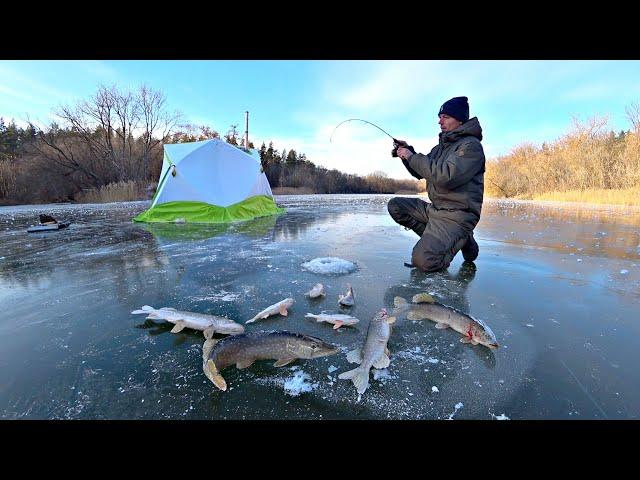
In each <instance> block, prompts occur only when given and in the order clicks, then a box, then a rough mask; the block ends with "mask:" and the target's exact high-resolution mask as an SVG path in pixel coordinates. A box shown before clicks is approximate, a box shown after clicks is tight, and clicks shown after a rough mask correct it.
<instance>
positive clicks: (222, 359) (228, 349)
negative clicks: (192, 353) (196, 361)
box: [202, 331, 339, 390]
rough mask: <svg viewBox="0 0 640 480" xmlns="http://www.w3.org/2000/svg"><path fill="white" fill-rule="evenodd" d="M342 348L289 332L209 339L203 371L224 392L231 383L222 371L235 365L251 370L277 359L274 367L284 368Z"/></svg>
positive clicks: (204, 352) (204, 355) (203, 361)
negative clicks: (261, 362)
mask: <svg viewBox="0 0 640 480" xmlns="http://www.w3.org/2000/svg"><path fill="white" fill-rule="evenodd" d="M338 351H339V348H338V347H337V346H335V345H332V344H330V343H326V342H325V341H323V340H321V339H319V338H316V337H311V336H309V335H302V334H299V333H291V332H287V331H277V332H261V333H254V334H243V335H236V336H233V337H225V338H223V339H221V340H217V339H208V340H207V341H206V342H204V345H203V346H202V369H203V370H204V373H205V375H206V376H207V378H208V379H209V380H211V381H212V382H213V384H214V385H215V386H216V387H218V388H219V389H220V390H226V389H227V382H226V381H225V379H224V378H223V377H222V375H221V374H220V372H221V371H222V370H224V369H225V368H227V367H229V366H231V365H234V364H235V366H236V368H240V369H242V368H247V367H249V366H250V365H252V364H253V362H255V361H256V360H269V359H271V360H276V362H275V363H274V364H273V366H274V367H282V366H284V365H287V364H289V363H291V362H293V361H295V360H296V359H298V358H304V359H311V358H319V357H325V356H327V355H333V354H335V353H338Z"/></svg>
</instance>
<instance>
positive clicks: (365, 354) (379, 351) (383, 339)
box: [338, 308, 396, 394]
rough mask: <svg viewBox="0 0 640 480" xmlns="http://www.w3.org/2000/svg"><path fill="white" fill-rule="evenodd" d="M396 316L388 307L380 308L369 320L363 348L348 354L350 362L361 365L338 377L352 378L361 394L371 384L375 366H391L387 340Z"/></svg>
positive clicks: (343, 378)
mask: <svg viewBox="0 0 640 480" xmlns="http://www.w3.org/2000/svg"><path fill="white" fill-rule="evenodd" d="M395 320H396V319H395V317H390V316H389V314H388V313H387V310H386V309H384V308H383V309H382V310H380V311H379V312H378V313H376V315H375V317H374V318H373V320H371V322H369V328H367V337H366V339H365V341H364V347H363V348H362V349H359V348H357V349H355V350H352V351H350V352H349V353H348V354H347V360H348V361H349V362H350V363H359V364H360V366H359V367H358V368H355V369H353V370H349V371H348V372H344V373H341V374H340V375H338V378H340V379H342V380H351V381H352V382H353V384H354V385H355V386H356V390H357V391H358V393H359V394H363V393H364V392H365V390H366V389H367V387H368V386H369V370H371V367H374V368H378V369H380V368H387V367H388V366H389V363H390V360H389V350H388V349H387V342H388V341H389V337H390V336H391V324H393V323H394V322H395Z"/></svg>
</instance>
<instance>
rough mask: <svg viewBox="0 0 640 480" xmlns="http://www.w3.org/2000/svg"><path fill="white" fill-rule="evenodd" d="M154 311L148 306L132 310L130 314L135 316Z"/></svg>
mask: <svg viewBox="0 0 640 480" xmlns="http://www.w3.org/2000/svg"><path fill="white" fill-rule="evenodd" d="M154 310H155V308H153V307H150V306H149V305H145V306H144V307H142V308H141V309H140V310H134V311H133V312H131V313H132V314H133V315H137V314H139V313H149V312H153V311H154Z"/></svg>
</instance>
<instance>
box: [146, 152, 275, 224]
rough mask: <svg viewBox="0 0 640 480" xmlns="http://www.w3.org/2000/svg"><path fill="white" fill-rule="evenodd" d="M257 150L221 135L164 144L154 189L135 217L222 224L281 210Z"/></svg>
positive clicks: (148, 220) (271, 213)
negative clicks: (145, 209)
mask: <svg viewBox="0 0 640 480" xmlns="http://www.w3.org/2000/svg"><path fill="white" fill-rule="evenodd" d="M283 211H284V209H282V208H279V207H277V206H276V203H275V201H274V200H273V193H272V192H271V187H270V186H269V181H268V180H267V176H266V175H265V174H264V172H263V171H262V168H261V164H260V154H259V152H258V151H257V150H255V149H251V150H249V153H247V151H245V150H242V149H240V148H238V147H236V146H234V145H230V144H228V143H226V142H223V141H222V140H218V139H212V140H205V141H202V142H190V143H176V144H170V145H165V146H164V160H163V162H162V171H161V172H160V181H159V182H158V188H157V190H156V193H155V195H154V197H153V200H152V202H151V207H150V208H149V210H147V211H145V212H143V213H141V214H140V215H138V216H137V217H135V218H134V220H135V221H137V222H185V223H226V222H233V221H237V220H249V219H252V218H255V217H263V216H266V215H273V214H276V213H280V212H283Z"/></svg>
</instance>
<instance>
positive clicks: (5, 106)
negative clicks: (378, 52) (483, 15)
mask: <svg viewBox="0 0 640 480" xmlns="http://www.w3.org/2000/svg"><path fill="white" fill-rule="evenodd" d="M143 83H144V84H146V85H148V86H150V87H151V88H153V89H156V90H161V91H162V92H163V93H165V94H166V97H167V106H168V107H169V109H170V110H179V111H180V112H181V113H182V115H183V118H184V120H185V121H188V122H190V123H193V124H196V125H200V124H204V125H207V126H209V127H211V128H214V129H215V130H217V131H219V132H221V133H223V134H224V133H226V132H227V130H228V129H229V126H230V125H231V124H237V125H238V128H239V130H241V131H244V112H245V110H248V111H249V112H250V122H249V138H250V139H251V140H252V141H253V142H254V143H255V144H256V145H257V146H259V145H260V144H261V143H262V141H265V142H268V141H270V140H272V141H273V143H274V146H275V148H277V149H279V150H281V149H282V148H287V149H291V148H293V149H295V150H296V151H297V152H299V153H300V152H303V153H305V154H306V155H307V157H308V158H309V159H310V160H311V161H313V162H314V163H315V164H317V165H322V166H325V167H327V168H337V169H338V170H341V171H344V172H348V173H357V174H360V175H365V174H367V173H371V172H373V171H383V172H385V173H386V174H388V175H389V176H391V177H395V178H412V177H411V176H410V175H409V174H408V173H407V172H406V170H405V169H404V168H403V167H402V165H401V163H400V161H399V160H398V159H394V158H391V156H390V155H389V151H390V150H391V147H392V145H391V140H390V139H389V138H388V137H386V136H385V135H384V134H383V133H381V132H380V131H378V130H377V129H375V128H373V127H371V126H369V125H366V124H360V123H356V122H351V123H347V124H345V125H342V126H341V127H340V128H339V129H338V130H337V131H336V132H335V134H334V135H333V141H332V142H329V138H330V136H331V133H332V132H333V129H334V127H335V126H336V125H337V124H338V123H339V122H340V121H342V120H344V119H347V118H353V117H357V118H363V119H365V120H368V121H370V122H373V123H376V124H377V125H379V126H380V127H382V128H383V129H384V130H386V131H387V132H389V133H391V134H392V135H394V136H395V137H396V138H401V139H405V140H407V141H408V142H409V143H411V144H412V145H413V146H414V147H415V148H416V150H417V151H420V152H427V151H429V150H430V149H431V147H432V146H433V145H435V144H436V143H437V135H438V132H439V128H438V125H437V112H438V109H439V107H440V105H441V104H442V103H443V102H444V101H445V100H447V99H449V98H451V97H454V96H460V95H465V96H467V97H469V103H470V110H471V112H470V113H471V116H477V117H478V119H479V121H480V124H481V125H482V128H483V133H484V140H483V145H484V148H485V153H486V156H487V158H489V159H490V158H495V157H497V156H499V155H504V154H506V153H508V152H509V151H510V150H511V149H512V148H514V147H515V146H517V145H519V144H522V143H524V142H531V143H534V144H538V145H539V144H541V143H542V142H543V141H547V142H552V141H554V140H556V139H558V138H560V137H561V136H563V135H564V134H566V133H567V132H568V131H569V130H570V128H571V125H572V118H576V119H578V120H579V121H587V120H588V119H590V118H593V117H595V116H597V117H607V118H608V128H610V129H612V130H614V131H616V132H617V131H619V130H621V129H629V128H630V125H629V122H628V120H627V118H626V113H625V108H626V107H628V106H630V105H631V104H634V103H635V104H640V61H616V60H607V61H595V60H588V61H567V60H553V61H516V60H500V61H486V60H476V61H447V60H439V61H405V60H403V61H376V60H367V61H347V60H338V61H324V60H323V61H320V60H307V61H280V60H278V61H270V60H255V61H233V60H225V61H219V60H189V61H186V60H184V61H181V60H175V61H174V60H171V61H170V60H158V61H151V60H125V61H105V60H100V61H90V60H87V61H81V60H77V61H35V60H29V61H0V116H1V117H3V118H5V121H6V120H10V119H12V118H13V119H15V120H16V122H17V123H19V124H23V125H24V124H25V120H26V119H27V118H30V119H31V120H32V121H36V122H39V123H40V124H48V123H50V122H51V121H52V120H53V119H55V117H54V116H53V114H52V112H53V110H55V108H56V107H58V106H59V105H73V104H74V103H75V102H77V101H78V100H83V99H87V98H88V97H89V96H90V95H92V94H93V93H95V91H96V90H97V88H98V87H99V85H101V84H102V85H107V86H109V85H114V84H115V85H116V86H118V87H119V88H120V89H121V90H123V89H132V90H133V89H136V88H137V87H138V86H139V85H141V84H143Z"/></svg>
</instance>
